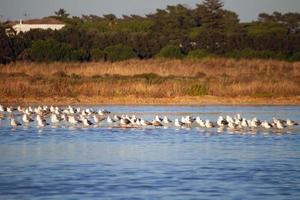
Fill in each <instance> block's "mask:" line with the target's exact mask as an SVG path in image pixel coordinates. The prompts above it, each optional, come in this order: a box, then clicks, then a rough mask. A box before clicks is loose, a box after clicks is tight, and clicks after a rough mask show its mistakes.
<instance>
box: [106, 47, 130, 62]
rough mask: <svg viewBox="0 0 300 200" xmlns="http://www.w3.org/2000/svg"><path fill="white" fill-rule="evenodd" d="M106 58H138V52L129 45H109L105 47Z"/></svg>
mask: <svg viewBox="0 0 300 200" xmlns="http://www.w3.org/2000/svg"><path fill="white" fill-rule="evenodd" d="M105 54H106V59H107V60H109V61H122V60H127V59H131V58H136V54H135V52H134V51H133V49H132V48H131V47H129V46H125V45H122V44H118V45H114V46H109V47H107V48H106V49H105Z"/></svg>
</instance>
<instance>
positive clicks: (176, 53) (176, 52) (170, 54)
mask: <svg viewBox="0 0 300 200" xmlns="http://www.w3.org/2000/svg"><path fill="white" fill-rule="evenodd" d="M157 57H159V58H176V59H181V58H183V57H184V54H183V53H182V52H181V49H180V48H179V47H177V46H174V45H167V46H165V47H164V48H162V49H161V50H160V52H159V54H158V55H157Z"/></svg>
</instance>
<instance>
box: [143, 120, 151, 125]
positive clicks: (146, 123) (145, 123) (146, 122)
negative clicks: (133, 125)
mask: <svg viewBox="0 0 300 200" xmlns="http://www.w3.org/2000/svg"><path fill="white" fill-rule="evenodd" d="M141 125H142V126H151V125H152V123H151V122H148V121H146V120H144V119H141Z"/></svg>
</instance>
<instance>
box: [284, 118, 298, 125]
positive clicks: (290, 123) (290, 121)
mask: <svg viewBox="0 0 300 200" xmlns="http://www.w3.org/2000/svg"><path fill="white" fill-rule="evenodd" d="M286 125H288V126H297V125H298V123H297V122H295V121H292V120H290V119H287V120H286Z"/></svg>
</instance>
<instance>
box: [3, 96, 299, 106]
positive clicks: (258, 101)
mask: <svg viewBox="0 0 300 200" xmlns="http://www.w3.org/2000/svg"><path fill="white" fill-rule="evenodd" d="M0 103H1V104H4V105H41V104H47V105H101V104H102V105H118V104H123V105H148V104H149V105H300V96H296V97H278V98H254V97H216V96H201V97H190V96H186V97H174V98H136V97H134V96H128V97H113V98H105V97H100V96H99V97H98V96H96V97H85V96H81V97H78V98H65V97H53V98H7V97H0Z"/></svg>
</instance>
